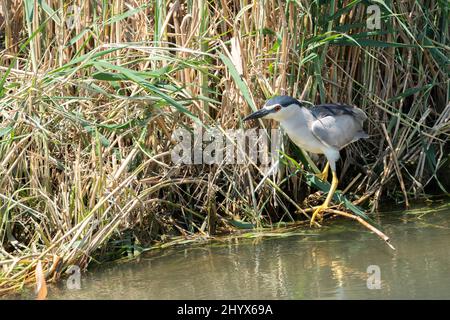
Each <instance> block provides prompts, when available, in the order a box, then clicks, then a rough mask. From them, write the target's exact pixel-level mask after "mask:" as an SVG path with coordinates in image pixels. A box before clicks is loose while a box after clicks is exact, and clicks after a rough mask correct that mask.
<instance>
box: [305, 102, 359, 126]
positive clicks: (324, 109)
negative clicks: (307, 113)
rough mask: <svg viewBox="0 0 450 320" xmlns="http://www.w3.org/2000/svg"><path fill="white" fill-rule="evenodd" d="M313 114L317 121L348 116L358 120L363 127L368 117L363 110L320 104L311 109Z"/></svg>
mask: <svg viewBox="0 0 450 320" xmlns="http://www.w3.org/2000/svg"><path fill="white" fill-rule="evenodd" d="M311 113H312V114H313V115H314V117H315V118H316V119H322V118H325V117H328V116H331V117H338V116H343V115H348V116H351V117H353V118H354V119H356V120H357V121H358V122H359V123H360V124H361V126H362V123H363V122H364V120H366V119H367V115H366V114H365V113H364V111H362V110H361V109H359V108H357V107H352V106H348V105H344V104H334V103H330V104H319V105H316V106H314V107H312V108H311Z"/></svg>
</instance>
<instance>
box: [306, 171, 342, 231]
mask: <svg viewBox="0 0 450 320" xmlns="http://www.w3.org/2000/svg"><path fill="white" fill-rule="evenodd" d="M331 173H332V175H333V180H332V181H331V187H330V191H328V195H327V198H326V199H325V202H324V203H323V204H322V205H320V206H319V207H317V209H316V210H314V213H313V215H312V217H311V223H310V225H311V226H312V225H313V224H314V220H315V219H316V217H317V216H319V217H320V219H321V218H322V212H323V211H325V210H326V209H327V208H328V207H329V205H330V201H331V199H332V198H333V194H334V192H335V191H336V188H337V185H338V178H337V175H336V172H334V170H331Z"/></svg>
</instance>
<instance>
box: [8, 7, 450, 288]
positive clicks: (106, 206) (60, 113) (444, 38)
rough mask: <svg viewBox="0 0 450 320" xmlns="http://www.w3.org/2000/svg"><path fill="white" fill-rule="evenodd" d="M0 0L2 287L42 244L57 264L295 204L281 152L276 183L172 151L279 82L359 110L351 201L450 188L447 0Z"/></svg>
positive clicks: (204, 232) (346, 165)
mask: <svg viewBox="0 0 450 320" xmlns="http://www.w3.org/2000/svg"><path fill="white" fill-rule="evenodd" d="M0 3H1V8H2V9H1V16H2V19H3V20H2V21H3V22H2V24H1V27H0V28H1V29H0V33H1V34H2V36H4V39H5V47H6V49H5V50H3V51H2V55H1V57H0V70H1V74H0V120H1V126H0V210H1V217H0V236H1V239H2V241H1V246H0V258H1V260H2V262H1V267H0V268H1V269H0V270H1V273H0V293H2V292H5V291H7V290H9V289H11V288H13V287H14V288H19V287H20V285H21V284H22V283H23V281H26V280H27V281H28V280H29V279H31V275H32V270H34V268H35V266H36V261H37V260H42V262H43V268H44V269H45V270H47V271H48V270H51V272H52V274H51V275H50V274H49V275H47V276H48V277H53V276H56V277H58V276H59V275H60V274H61V272H62V271H63V270H64V269H65V268H66V267H67V266H68V265H70V264H75V263H76V264H79V265H81V266H82V267H85V266H86V265H87V263H88V262H89V261H90V257H91V255H92V254H93V253H94V252H96V253H98V254H99V256H102V257H106V258H117V257H120V256H123V255H124V254H125V255H126V254H129V255H130V254H131V255H133V254H134V252H139V250H140V247H141V246H142V247H145V246H148V244H149V243H151V241H154V240H158V241H165V240H167V237H170V236H172V235H179V234H182V235H184V236H186V238H188V239H189V237H193V236H195V235H201V236H208V234H209V233H212V232H214V231H215V229H216V225H217V227H218V228H219V231H225V230H229V229H231V228H235V227H236V226H239V223H240V222H239V221H238V222H236V223H234V224H233V225H230V224H229V223H228V221H229V220H231V219H234V218H239V219H240V221H242V224H241V227H248V226H252V225H253V226H263V225H265V226H267V225H270V224H271V223H273V222H276V221H278V220H293V219H294V218H295V215H294V214H293V212H294V211H295V209H296V206H297V205H298V203H300V201H299V200H301V198H303V196H304V194H305V193H306V191H307V190H305V188H301V190H300V191H299V192H295V193H294V192H292V190H297V187H298V184H299V177H298V176H297V175H296V176H292V175H291V173H292V168H290V166H289V165H286V166H285V167H283V169H282V172H283V174H282V175H281V176H279V177H278V178H277V179H275V182H276V183H277V184H279V185H280V187H277V191H276V192H275V193H274V190H273V188H272V187H271V186H272V184H271V183H270V182H271V179H267V182H266V187H265V188H261V189H259V190H258V193H257V194H255V193H253V192H252V190H253V188H255V186H257V185H258V183H259V181H260V179H261V176H260V174H259V173H258V170H257V168H256V166H254V165H253V164H248V165H240V166H232V165H213V166H206V165H205V166H187V167H174V166H172V164H171V162H170V150H171V149H172V147H173V144H172V141H171V134H172V132H173V131H174V129H175V128H177V127H179V126H180V125H186V126H188V127H191V126H192V125H193V124H194V123H198V122H199V119H200V120H201V121H203V122H204V123H206V124H207V125H215V126H218V127H220V128H221V129H230V128H238V127H241V126H242V124H241V122H240V118H241V116H242V115H244V114H247V113H248V112H249V111H250V110H251V108H255V107H256V106H258V105H261V104H262V103H263V101H264V100H265V99H266V98H268V97H270V96H271V95H273V94H290V95H293V96H296V97H300V96H301V97H303V99H305V100H309V101H313V102H317V103H318V102H330V101H332V102H344V103H349V104H357V105H358V106H359V107H361V108H362V109H364V110H365V111H366V112H367V114H368V115H369V119H370V120H369V121H368V123H367V128H365V129H366V131H368V132H369V133H370V135H371V139H369V140H368V141H367V142H366V143H364V144H362V143H361V144H357V145H352V146H351V147H349V148H347V150H346V151H345V152H343V155H342V156H343V158H344V159H345V160H344V161H342V162H341V164H340V168H341V169H340V171H341V173H340V175H341V176H342V178H343V179H341V181H342V182H343V184H342V186H341V187H344V184H347V183H350V182H351V187H350V188H349V190H348V191H347V194H350V195H349V197H350V198H352V194H358V195H360V197H359V199H357V200H356V201H357V202H358V203H363V202H367V200H369V199H373V200H374V203H375V204H376V203H377V202H378V201H379V200H380V199H381V198H382V196H390V197H392V198H394V199H397V200H398V201H406V200H407V198H408V197H409V198H413V197H416V196H419V195H421V194H422V193H423V191H424V188H425V187H427V186H435V187H436V188H437V190H438V191H440V190H443V189H444V188H445V182H446V181H445V180H442V181H441V180H440V178H441V176H440V175H439V174H437V173H438V170H439V169H440V168H441V167H442V165H443V164H444V163H445V161H446V152H445V150H446V141H447V137H448V134H449V127H448V124H447V119H448V112H449V105H448V100H449V99H448V74H447V71H448V67H449V65H448V59H447V58H446V55H448V48H447V47H445V45H444V44H445V43H447V42H448V32H447V31H446V30H447V28H448V20H447V15H446V12H448V4H447V3H446V2H445V1H444V2H442V1H438V2H436V3H432V4H431V3H429V2H426V3H423V4H418V3H415V2H402V3H399V4H394V5H393V6H392V7H391V8H390V9H388V8H384V7H383V8H381V10H382V15H383V20H382V30H374V31H370V32H367V29H366V27H365V19H366V6H365V4H363V3H362V2H360V1H356V2H351V3H350V2H348V1H344V2H342V3H341V2H335V1H332V2H330V3H323V4H309V3H308V2H306V1H300V2H290V3H289V5H288V6H287V7H285V5H284V4H281V3H280V2H277V1H266V2H264V3H263V2H254V3H248V5H247V3H246V2H242V1H241V2H236V1H221V2H208V1H200V0H198V1H197V0H195V1H189V2H185V1H163V0H157V1H151V2H148V1H140V0H139V1H133V2H130V1H128V0H114V1H112V2H102V3H98V2H89V1H84V2H82V1H73V2H68V3H66V2H64V4H63V2H61V1H56V0H49V1H46V2H42V3H41V2H36V1H30V0H14V1H2V2H0ZM427 12H428V13H427ZM431 13H432V14H431ZM286 151H287V153H288V154H291V155H295V157H297V156H298V155H299V154H297V151H298V150H296V149H295V148H294V147H293V146H291V149H289V148H288V150H286ZM306 160H307V159H306ZM358 173H363V174H361V175H359V174H358ZM283 177H288V178H287V179H285V180H282V178H283ZM300 178H302V177H300ZM302 185H303V184H302ZM313 187H314V184H313ZM402 199H403V200H402ZM106 244H107V245H106ZM33 245H34V246H35V247H36V251H33V250H31V248H32V246H33ZM20 257H24V259H23V260H17V258H20ZM37 258H38V259H37ZM59 258H61V259H59ZM53 261H58V265H55V264H54V263H53Z"/></svg>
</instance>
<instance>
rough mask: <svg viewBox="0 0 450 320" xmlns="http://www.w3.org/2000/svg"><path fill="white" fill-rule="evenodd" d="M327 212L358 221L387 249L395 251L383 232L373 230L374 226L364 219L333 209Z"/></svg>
mask: <svg viewBox="0 0 450 320" xmlns="http://www.w3.org/2000/svg"><path fill="white" fill-rule="evenodd" d="M327 211H328V212H330V213H333V214H337V215H340V216H343V217H347V218H350V219H353V220H356V221H358V222H359V223H361V224H362V225H363V226H364V227H366V228H367V229H369V230H370V231H372V232H374V233H375V234H376V235H377V236H379V237H380V238H381V239H382V240H383V241H384V242H385V243H386V244H387V245H388V246H389V248H391V249H392V250H395V247H394V246H393V245H392V244H391V243H390V240H389V237H388V236H387V235H385V234H384V233H383V232H381V231H380V230H378V229H377V228H375V227H374V226H372V225H371V224H369V223H368V222H366V221H364V219H362V218H361V217H358V216H355V215H353V214H351V213H348V212H344V211H340V210H335V209H327Z"/></svg>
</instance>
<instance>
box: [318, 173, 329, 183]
mask: <svg viewBox="0 0 450 320" xmlns="http://www.w3.org/2000/svg"><path fill="white" fill-rule="evenodd" d="M316 177H317V178H319V179H320V180H322V181H327V179H328V172H325V171H324V172H321V173H316Z"/></svg>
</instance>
